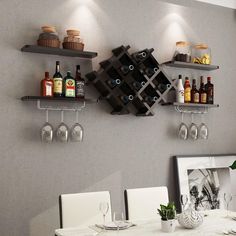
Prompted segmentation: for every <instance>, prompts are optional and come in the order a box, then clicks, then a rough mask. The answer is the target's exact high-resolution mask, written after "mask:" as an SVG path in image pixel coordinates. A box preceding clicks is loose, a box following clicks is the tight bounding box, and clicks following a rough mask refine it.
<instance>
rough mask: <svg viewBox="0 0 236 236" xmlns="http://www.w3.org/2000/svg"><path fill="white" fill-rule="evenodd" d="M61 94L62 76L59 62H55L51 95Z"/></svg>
mask: <svg viewBox="0 0 236 236" xmlns="http://www.w3.org/2000/svg"><path fill="white" fill-rule="evenodd" d="M63 95H64V94H63V78H62V75H61V72H60V62H59V61H57V62H56V71H55V74H54V76H53V96H54V97H62V96H63Z"/></svg>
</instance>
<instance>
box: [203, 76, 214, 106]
mask: <svg viewBox="0 0 236 236" xmlns="http://www.w3.org/2000/svg"><path fill="white" fill-rule="evenodd" d="M205 90H206V93H207V103H208V104H213V103H214V85H213V84H212V83H211V77H207V84H206V85H205Z"/></svg>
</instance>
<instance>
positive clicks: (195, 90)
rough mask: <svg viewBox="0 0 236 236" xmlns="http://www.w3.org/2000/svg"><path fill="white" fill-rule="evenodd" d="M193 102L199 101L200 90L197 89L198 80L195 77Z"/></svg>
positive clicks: (192, 94)
mask: <svg viewBox="0 0 236 236" xmlns="http://www.w3.org/2000/svg"><path fill="white" fill-rule="evenodd" d="M191 102H192V103H199V92H198V90H197V85H196V80H195V79H193V82H192V90H191Z"/></svg>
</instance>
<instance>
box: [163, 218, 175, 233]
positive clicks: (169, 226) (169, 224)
mask: <svg viewBox="0 0 236 236" xmlns="http://www.w3.org/2000/svg"><path fill="white" fill-rule="evenodd" d="M175 226H176V221H175V219H173V220H161V229H162V231H163V232H166V233H172V232H174V231H175Z"/></svg>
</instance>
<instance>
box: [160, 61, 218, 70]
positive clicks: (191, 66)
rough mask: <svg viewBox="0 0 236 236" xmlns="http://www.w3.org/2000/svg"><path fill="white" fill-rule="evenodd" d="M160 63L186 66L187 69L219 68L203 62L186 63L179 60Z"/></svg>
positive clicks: (178, 66)
mask: <svg viewBox="0 0 236 236" xmlns="http://www.w3.org/2000/svg"><path fill="white" fill-rule="evenodd" d="M162 65H166V66H170V67H176V68H188V69H196V70H206V71H210V70H217V69H219V68H220V67H219V66H217V65H204V64H196V63H187V62H181V61H167V62H164V63H162Z"/></svg>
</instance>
